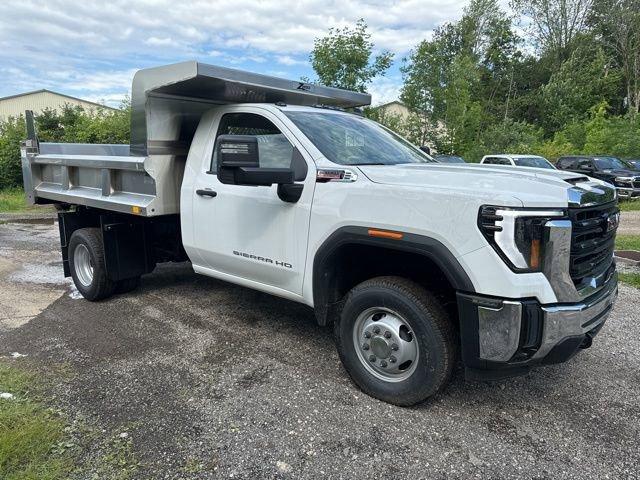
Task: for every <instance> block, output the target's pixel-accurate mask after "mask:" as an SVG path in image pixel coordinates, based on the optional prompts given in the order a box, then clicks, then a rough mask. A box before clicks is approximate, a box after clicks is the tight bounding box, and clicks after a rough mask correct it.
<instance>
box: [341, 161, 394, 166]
mask: <svg viewBox="0 0 640 480" xmlns="http://www.w3.org/2000/svg"><path fill="white" fill-rule="evenodd" d="M351 165H352V166H354V167H362V166H363V165H396V164H395V163H382V162H368V163H352V164H351Z"/></svg>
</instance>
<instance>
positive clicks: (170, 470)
mask: <svg viewBox="0 0 640 480" xmlns="http://www.w3.org/2000/svg"><path fill="white" fill-rule="evenodd" d="M56 228H57V227H56V226H55V225H30V224H12V223H7V224H4V225H0V285H2V288H1V289H0V290H1V293H0V308H1V309H2V311H1V312H0V355H2V356H4V357H6V358H5V361H8V362H14V363H16V364H22V365H23V366H28V367H29V368H34V369H36V370H37V371H39V372H42V374H43V378H47V379H48V385H49V387H48V395H49V397H50V398H51V402H52V404H53V405H54V406H55V407H56V408H58V409H61V410H62V411H64V412H65V413H66V415H67V417H68V419H69V422H70V423H71V425H72V427H71V431H72V432H73V435H77V436H78V438H80V439H82V438H83V436H84V437H85V438H87V437H88V438H89V439H90V441H89V443H88V444H86V440H85V445H87V446H86V447H85V448H83V449H82V451H81V453H80V457H79V459H78V461H79V462H80V464H81V465H82V469H81V470H79V472H78V473H77V476H78V478H94V476H95V477H96V478H104V477H105V476H104V475H101V472H104V470H103V469H104V465H102V464H103V463H104V462H105V458H107V459H108V458H112V456H113V455H111V456H109V455H110V453H109V452H110V449H113V448H114V447H113V446H114V444H116V443H117V442H119V441H120V440H119V439H124V438H126V441H127V444H126V447H127V448H128V449H129V450H126V451H125V450H123V448H124V447H123V448H120V450H118V451H119V452H120V454H122V455H124V458H125V461H124V462H123V464H128V465H133V467H132V469H131V471H130V473H131V476H132V478H172V479H173V478H247V479H256V478H334V479H338V478H344V479H351V478H390V479H391V478H393V479H404V478H429V479H438V478H464V479H467V478H518V479H534V478H535V479H547V478H548V479H552V478H553V479H559V478H561V479H563V478H567V479H568V478H600V479H604V478H612V479H613V478H615V479H618V478H639V477H640V474H639V472H638V468H639V465H640V446H639V441H640V354H639V352H640V321H639V320H640V313H639V312H640V309H639V308H638V307H639V306H640V296H639V295H638V291H637V290H635V289H633V288H631V287H627V286H624V285H623V286H621V288H620V296H619V300H618V302H617V305H616V307H615V310H614V312H613V314H612V316H611V317H610V319H609V321H608V322H607V325H606V326H605V328H604V329H603V331H602V333H601V334H600V336H599V337H598V338H597V339H596V341H595V342H594V345H593V347H592V348H591V349H589V350H585V351H584V352H582V353H581V354H580V355H578V356H577V357H575V358H574V359H572V360H570V361H569V362H568V363H566V364H564V365H559V366H551V367H546V368H543V369H538V370H536V371H534V372H532V373H530V374H528V375H527V376H524V377H520V378H516V379H510V380H507V381H503V382H498V383H479V382H466V381H465V380H464V378H463V372H462V371H461V368H458V371H457V372H456V375H455V378H454V379H453V382H452V384H451V386H450V387H449V388H447V389H446V391H445V392H444V393H442V394H441V395H440V396H439V397H437V398H436V399H435V400H433V401H431V402H429V403H427V404H424V405H421V406H419V407H415V408H409V409H406V408H404V409H403V408H399V407H395V406H391V405H388V404H385V403H382V402H379V401H377V400H374V399H372V398H369V397H367V396H366V395H364V394H362V393H361V392H360V391H359V390H357V388H356V387H354V386H353V385H352V384H351V382H350V381H349V379H348V377H347V376H346V374H345V372H344V370H343V369H342V367H341V365H340V362H339V360H338V356H337V354H336V352H335V349H334V346H333V341H332V336H331V332H330V330H329V329H324V328H320V327H318V326H317V325H316V324H315V323H314V316H313V313H312V311H311V310H310V309H308V308H307V307H304V306H300V305H297V304H294V303H291V302H288V301H285V300H282V299H278V298H274V297H271V296H268V295H265V294H261V293H257V292H254V291H251V290H248V289H245V288H241V287H237V286H233V285H230V284H227V283H223V282H219V281H216V280H212V279H208V278H205V277H200V276H197V275H195V274H194V273H193V271H192V270H191V268H190V266H189V265H188V264H180V265H168V266H164V267H163V268H159V269H157V271H156V272H154V273H153V274H152V275H149V276H146V277H145V278H144V279H143V285H142V288H141V289H140V290H139V291H137V292H133V293H130V294H127V295H122V296H118V297H114V298H112V299H110V300H108V301H104V302H100V303H89V302H87V301H85V300H83V299H80V298H78V295H77V293H76V292H74V291H73V288H72V287H71V286H70V284H69V282H68V281H67V280H65V279H64V278H62V274H61V267H60V257H59V254H58V253H57V250H56V248H57V232H56ZM14 352H18V353H20V354H22V355H26V357H20V358H11V357H10V356H11V354H12V353H14ZM86 432H89V433H86ZM81 442H82V440H81ZM121 446H122V445H121ZM123 451H124V453H123ZM127 462H128V463H127Z"/></svg>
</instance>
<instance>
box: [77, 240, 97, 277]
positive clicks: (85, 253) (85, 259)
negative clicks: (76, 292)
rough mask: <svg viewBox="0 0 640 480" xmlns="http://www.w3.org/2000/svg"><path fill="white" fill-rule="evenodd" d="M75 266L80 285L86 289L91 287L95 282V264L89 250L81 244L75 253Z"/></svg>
mask: <svg viewBox="0 0 640 480" xmlns="http://www.w3.org/2000/svg"><path fill="white" fill-rule="evenodd" d="M73 266H74V269H75V271H76V277H78V280H79V281H80V283H81V284H82V285H84V286H85V287H90V286H91V282H93V264H92V262H91V255H90V254H89V249H88V248H87V247H86V246H85V245H83V244H81V243H80V244H79V245H78V246H77V247H76V249H75V251H74V252H73Z"/></svg>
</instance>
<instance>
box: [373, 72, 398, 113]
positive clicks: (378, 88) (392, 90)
mask: <svg viewBox="0 0 640 480" xmlns="http://www.w3.org/2000/svg"><path fill="white" fill-rule="evenodd" d="M401 87H402V78H400V77H399V76H393V77H378V78H375V79H374V80H373V82H372V83H371V85H370V86H369V93H370V94H371V105H374V106H377V105H382V104H384V103H389V102H391V101H393V100H397V99H398V98H399V97H400V88H401Z"/></svg>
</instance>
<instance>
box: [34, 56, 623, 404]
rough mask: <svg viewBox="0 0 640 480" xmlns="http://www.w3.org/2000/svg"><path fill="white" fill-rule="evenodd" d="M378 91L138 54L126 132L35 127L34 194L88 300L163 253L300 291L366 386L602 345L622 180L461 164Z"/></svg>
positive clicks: (131, 278) (415, 393) (397, 398)
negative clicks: (412, 128) (82, 137)
mask: <svg viewBox="0 0 640 480" xmlns="http://www.w3.org/2000/svg"><path fill="white" fill-rule="evenodd" d="M369 103H370V96H369V95H367V94H362V93H355V92H349V91H345V90H340V89H334V88H328V87H323V86H319V85H313V84H307V83H303V82H297V81H288V80H283V79H278V78H273V77H268V76H264V75H258V74H254V73H248V72H242V71H238V70H232V69H227V68H221V67H216V66H211V65H204V64H201V63H196V62H185V63H179V64H175V65H169V66H162V67H157V68H150V69H145V70H141V71H139V72H138V73H137V74H136V75H135V77H134V80H133V86H132V118H131V142H130V145H84V144H56V143H39V141H38V139H37V135H36V132H35V130H34V126H33V116H32V114H30V112H27V120H28V122H27V124H28V128H27V140H26V141H25V142H24V143H23V148H22V162H23V171H24V184H25V189H26V192H27V196H28V199H29V200H30V201H31V202H33V203H39V204H43V203H54V204H56V206H57V208H58V210H59V217H58V219H59V229H60V243H61V249H62V258H63V265H64V273H65V275H66V276H71V277H73V281H74V283H75V285H76V287H77V288H78V290H79V291H80V292H81V293H82V295H83V296H84V297H85V298H86V299H87V300H89V301H97V300H102V299H106V298H108V297H110V296H111V295H113V294H114V293H120V292H127V291H131V290H133V289H135V288H136V287H137V286H138V285H139V283H140V277H141V276H142V275H144V274H146V273H149V272H151V271H152V270H153V269H154V268H155V266H156V264H158V263H159V262H167V261H186V260H188V261H190V262H191V264H192V265H193V269H194V270H195V271H196V272H197V273H200V274H203V275H209V276H211V277H215V278H218V279H222V280H226V281H229V282H233V283H236V284H239V285H244V286H246V287H249V288H254V289H257V290H261V291H263V292H268V293H270V294H273V295H278V296H280V297H284V298H287V299H289V300H293V301H296V302H301V303H304V304H306V305H309V306H311V307H313V308H314V310H315V313H316V317H317V321H318V323H319V324H320V325H332V326H333V329H334V332H335V339H336V344H337V349H338V353H339V356H340V359H341V360H342V362H343V364H344V367H345V369H346V371H347V372H348V374H349V375H350V376H351V378H352V379H353V381H354V382H355V383H356V384H357V385H358V386H359V387H360V388H361V389H362V390H363V391H364V392H366V393H367V394H369V395H372V396H374V397H376V398H379V399H382V400H384V401H386V402H390V403H394V404H397V405H412V404H416V403H418V402H422V401H424V400H425V399H427V398H429V397H431V396H433V395H434V394H436V393H437V392H438V391H439V390H441V389H442V388H443V387H444V386H445V385H446V384H447V382H448V380H449V378H450V376H451V374H452V370H453V368H454V365H455V363H456V362H457V361H458V359H461V360H462V362H463V363H464V366H465V369H466V374H467V376H468V377H471V378H476V379H491V378H500V377H506V376H511V375H516V374H522V373H525V372H527V371H529V369H531V368H532V367H534V366H537V365H543V364H549V363H557V362H562V361H564V360H567V359H568V358H570V357H571V356H573V355H574V354H575V353H576V352H577V351H579V350H580V349H581V348H586V347H589V346H590V345H591V342H592V338H593V337H594V336H595V335H596V334H597V333H598V331H599V330H600V329H601V328H602V326H603V324H604V322H605V319H606V318H607V315H608V314H609V312H610V310H611V308H612V305H613V302H614V300H615V298H616V294H617V275H616V270H615V264H614V261H613V248H614V240H615V234H616V228H617V225H618V220H619V212H618V207H617V198H616V191H615V189H614V188H613V187H612V186H610V185H608V184H606V183H604V182H602V181H599V180H595V179H592V178H589V177H587V176H585V175H581V174H575V173H571V172H561V171H553V170H549V171H542V170H540V169H532V168H520V167H500V166H491V167H489V166H479V165H465V166H449V165H446V164H440V163H437V162H435V161H434V160H433V159H432V158H431V157H430V156H429V155H428V154H426V153H424V152H422V151H421V150H420V149H419V148H417V147H415V146H413V145H411V144H410V143H409V142H407V141H406V140H404V139H403V138H401V137H399V136H398V135H396V134H395V133H393V132H391V131H390V130H388V129H386V128H384V127H383V126H381V125H379V124H377V123H375V122H373V121H371V120H368V119H366V118H364V117H363V116H361V115H359V114H358V113H357V111H356V110H355V108H356V107H361V106H364V105H368V104H369Z"/></svg>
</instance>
